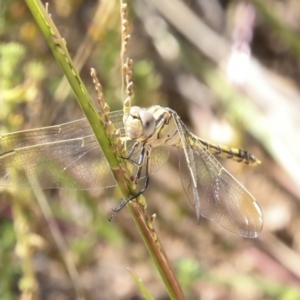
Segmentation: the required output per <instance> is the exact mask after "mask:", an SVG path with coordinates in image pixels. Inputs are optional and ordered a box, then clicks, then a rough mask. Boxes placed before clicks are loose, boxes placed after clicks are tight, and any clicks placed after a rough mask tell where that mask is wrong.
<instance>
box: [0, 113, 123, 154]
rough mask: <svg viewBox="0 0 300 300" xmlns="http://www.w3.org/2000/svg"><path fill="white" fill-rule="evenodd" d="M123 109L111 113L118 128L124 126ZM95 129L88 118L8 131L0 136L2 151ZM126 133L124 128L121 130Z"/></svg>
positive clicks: (64, 137)
mask: <svg viewBox="0 0 300 300" xmlns="http://www.w3.org/2000/svg"><path fill="white" fill-rule="evenodd" d="M122 117H123V111H116V112H111V113H110V119H111V121H112V122H113V123H114V125H115V127H116V128H117V129H119V128H120V129H122V128H123V121H122ZM92 134H93V131H92V128H91V127H90V125H89V123H88V120H87V119H80V120H76V121H73V122H69V123H64V124H61V125H56V126H49V127H43V128H38V129H32V130H24V131H18V132H13V133H8V134H4V135H1V136H0V153H5V152H7V151H10V150H13V149H16V148H22V147H27V146H34V145H39V144H45V143H51V142H57V141H63V140H69V139H76V138H83V137H85V136H89V135H92ZM121 134H123V135H124V130H121Z"/></svg>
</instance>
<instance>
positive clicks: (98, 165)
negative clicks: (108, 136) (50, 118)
mask: <svg viewBox="0 0 300 300" xmlns="http://www.w3.org/2000/svg"><path fill="white" fill-rule="evenodd" d="M37 183H38V184H39V185H40V186H41V187H42V188H72V189H92V188H102V187H109V186H113V185H115V181H114V178H113V176H112V174H111V171H110V168H109V166H108V164H107V162H106V159H105V157H104V156H103V153H102V151H101V148H100V146H99V144H98V143H97V141H96V139H95V137H94V135H90V136H87V137H84V138H77V139H70V140H65V141H60V142H53V143H47V144H41V145H36V146H30V147H23V148H20V149H15V150H12V151H8V152H6V153H4V154H2V155H0V186H4V187H13V188H20V187H21V188H31V187H32V185H35V184H37Z"/></svg>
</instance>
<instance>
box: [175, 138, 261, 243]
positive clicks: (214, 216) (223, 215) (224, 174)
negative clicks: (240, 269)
mask: <svg viewBox="0 0 300 300" xmlns="http://www.w3.org/2000/svg"><path fill="white" fill-rule="evenodd" d="M194 142H196V141H194ZM191 144H192V143H191ZM180 152H181V153H180V176H181V181H182V185H183V187H184V190H185V192H186V194H187V196H188V198H189V200H190V202H191V204H192V205H193V206H194V207H195V204H196V203H197V201H198V199H197V198H195V195H197V194H199V196H200V213H201V215H202V216H203V217H205V218H208V219H211V220H214V221H215V222H217V223H218V224H220V225H221V226H222V227H224V228H226V229H227V230H229V231H232V232H234V233H237V234H239V235H241V236H244V237H248V238H254V237H257V236H258V235H259V233H260V232H261V230H262V211H261V209H260V207H259V204H258V203H257V202H256V200H255V199H254V198H253V196H252V195H251V194H250V193H249V192H248V191H247V190H246V189H245V188H244V187H243V186H242V185H241V184H240V183H239V182H238V181H237V180H236V179H235V178H234V177H233V176H232V175H231V174H230V173H229V172H228V171H226V170H225V169H224V168H223V166H222V165H221V164H220V163H219V162H218V161H217V159H216V158H215V157H214V156H213V155H212V154H211V153H210V152H209V151H208V150H207V149H205V148H204V147H203V146H202V145H201V144H200V143H199V144H198V143H197V144H196V145H195V146H193V152H194V153H193V155H194V161H195V168H196V174H197V191H198V193H196V194H195V191H194V186H193V182H192V178H191V174H190V170H189V169H188V167H187V163H186V155H185V153H184V151H183V150H181V149H180Z"/></svg>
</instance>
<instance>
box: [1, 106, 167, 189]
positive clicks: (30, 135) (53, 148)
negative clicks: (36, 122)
mask: <svg viewBox="0 0 300 300" xmlns="http://www.w3.org/2000/svg"><path fill="white" fill-rule="evenodd" d="M122 116H123V112H122V111H117V112H112V113H111V114H110V118H111V121H112V122H113V123H114V124H115V126H116V128H120V129H122V128H123V121H122ZM124 134H125V133H124V130H121V135H123V136H124ZM131 146H132V142H131V141H128V147H129V148H130V147H131ZM0 151H1V154H0V186H4V187H11V188H31V187H32V185H35V184H39V185H40V186H41V187H42V188H45V189H46V188H72V189H94V188H103V187H110V186H114V185H115V181H114V178H113V176H112V175H111V171H110V168H109V166H108V164H107V162H106V159H105V157H104V156H103V153H102V150H101V148H100V146H99V144H98V142H97V140H96V138H95V136H94V134H93V133H92V129H91V127H90V125H89V123H88V121H87V120H86V119H81V120H77V121H73V122H69V123H65V124H61V125H57V126H50V127H44V128H40V129H34V130H26V131H20V132H16V133H10V134H6V135H3V136H1V138H0ZM139 151H140V148H138V149H137V150H136V153H135V157H138V155H139ZM167 153H168V152H167V151H166V150H164V149H155V151H153V159H152V161H151V165H150V171H151V172H154V171H156V170H158V169H159V168H160V167H161V165H162V164H163V163H165V161H166V160H167V158H168V155H167ZM134 172H135V169H133V173H134Z"/></svg>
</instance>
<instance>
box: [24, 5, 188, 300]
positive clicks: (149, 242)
mask: <svg viewBox="0 0 300 300" xmlns="http://www.w3.org/2000/svg"><path fill="white" fill-rule="evenodd" d="M25 1H26V3H27V5H28V7H29V9H30V10H31V12H32V14H33V16H34V18H35V20H36V22H37V24H38V26H39V27H40V30H41V31H42V33H43V35H44V37H45V39H46V41H47V43H48V45H49V47H50V48H51V50H52V52H53V54H54V56H55V58H56V60H57V62H58V63H59V65H60V67H61V68H62V70H63V72H64V74H65V76H66V77H67V79H68V81H69V83H70V85H71V87H72V89H73V91H74V94H75V96H76V98H77V100H78V103H79V105H80V106H81V108H82V110H83V112H84V114H85V115H86V117H87V119H88V121H89V123H90V125H91V127H92V130H93V131H94V134H95V136H96V138H97V140H98V142H99V145H100V146H101V148H102V151H103V153H104V155H105V156H106V159H107V162H108V163H109V165H110V168H111V170H112V173H113V175H114V177H115V179H116V182H117V184H118V187H119V188H120V190H121V192H122V195H123V197H124V198H127V197H129V196H130V195H134V194H135V192H134V189H133V185H132V183H131V181H130V179H129V178H130V174H129V173H128V172H126V171H124V170H126V168H124V164H123V162H122V160H121V159H119V157H118V156H117V155H116V153H115V152H114V151H112V149H113V148H114V147H113V146H114V145H113V142H114V141H113V140H112V139H111V135H112V134H111V133H109V132H107V126H106V125H107V122H106V121H104V120H102V119H101V117H100V116H99V114H98V112H97V110H96V109H95V107H94V105H93V103H92V100H91V98H90V96H89V94H88V92H87V90H86V88H85V86H84V84H83V82H82V80H81V79H80V76H79V74H78V72H77V70H76V69H75V67H74V64H73V62H72V60H71V58H70V56H69V53H68V51H67V48H66V43H65V41H64V40H63V39H62V38H61V36H60V34H59V32H58V30H57V28H56V27H55V25H54V24H53V22H52V19H51V17H50V16H49V15H48V12H47V11H46V9H45V8H44V6H43V5H42V4H41V2H40V1H38V0H25ZM141 203H146V202H145V199H144V198H143V196H140V197H139V199H138V201H131V202H130V203H129V205H128V207H129V210H130V212H131V215H132V217H133V219H134V221H135V223H136V225H137V227H138V230H139V232H140V234H141V236H142V238H143V241H144V243H145V244H146V246H147V249H148V251H149V253H150V255H151V257H152V259H153V261H154V263H155V265H156V268H157V269H158V271H159V273H160V275H161V277H162V279H163V281H164V283H165V286H166V288H167V290H168V293H169V296H170V297H171V299H185V297H184V295H183V292H182V290H181V287H180V285H179V283H178V281H177V279H176V277H175V274H174V272H173V270H172V267H171V265H170V263H169V261H168V259H167V256H166V254H165V251H164V249H163V248H162V245H161V243H160V242H159V239H158V236H157V234H156V232H155V231H154V228H153V224H152V219H150V218H149V217H148V216H147V214H146V212H145V205H141Z"/></svg>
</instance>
